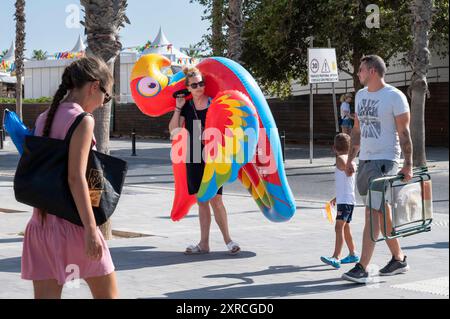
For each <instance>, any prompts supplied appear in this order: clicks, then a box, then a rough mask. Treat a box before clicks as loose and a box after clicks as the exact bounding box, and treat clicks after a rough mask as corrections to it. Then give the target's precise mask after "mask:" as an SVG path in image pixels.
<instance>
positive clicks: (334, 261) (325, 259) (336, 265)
mask: <svg viewBox="0 0 450 319" xmlns="http://www.w3.org/2000/svg"><path fill="white" fill-rule="evenodd" d="M320 260H321V261H322V262H324V263H325V264H327V265H330V266H332V267H334V268H336V269H339V268H341V261H340V260H339V259H336V258H333V257H325V256H322V257H320Z"/></svg>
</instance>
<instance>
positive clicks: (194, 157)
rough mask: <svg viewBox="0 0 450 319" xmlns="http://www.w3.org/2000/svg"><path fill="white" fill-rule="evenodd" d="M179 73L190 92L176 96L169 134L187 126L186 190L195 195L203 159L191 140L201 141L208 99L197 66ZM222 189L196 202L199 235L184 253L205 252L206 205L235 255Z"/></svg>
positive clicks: (200, 149)
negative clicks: (212, 195)
mask: <svg viewBox="0 0 450 319" xmlns="http://www.w3.org/2000/svg"><path fill="white" fill-rule="evenodd" d="M183 73H184V74H185V76H186V80H185V84H186V88H187V90H188V91H189V93H190V94H192V100H189V101H186V99H185V98H184V95H183V94H180V95H178V96H176V107H175V111H174V114H173V116H172V119H171V121H170V123H169V131H170V132H171V135H172V136H173V135H175V134H176V132H177V131H178V130H179V129H180V128H182V127H183V126H184V127H185V129H186V130H187V133H188V136H189V141H190V142H189V148H188V150H189V151H188V154H187V158H186V175H187V186H188V192H189V194H190V195H195V194H197V193H198V190H199V188H200V184H201V181H202V177H203V172H204V168H205V161H204V159H203V156H202V153H203V149H204V144H203V143H201V142H199V143H194V141H201V138H202V133H203V131H204V128H205V124H206V114H207V113H208V108H209V106H210V105H211V100H212V99H211V98H209V97H208V96H206V95H205V85H206V83H205V82H204V80H203V77H202V74H201V73H200V71H199V70H198V69H196V68H184V69H183ZM222 190H223V187H221V188H220V189H219V190H218V191H217V195H215V196H214V197H213V198H212V199H211V200H209V201H205V202H200V201H198V202H197V204H198V206H199V220H200V235H201V236H200V237H201V238H200V242H199V243H198V244H197V245H190V246H189V247H187V248H186V251H185V254H188V255H190V254H205V253H209V230H210V226H211V211H210V206H211V207H212V209H213V211H214V217H215V220H216V223H217V225H218V226H219V228H220V231H221V232H222V235H223V239H224V241H225V244H226V245H227V248H228V251H229V253H230V254H232V255H235V254H237V253H239V251H240V250H241V249H240V247H239V245H238V244H237V243H235V242H234V241H232V240H231V237H230V234H229V230H228V221H227V212H226V209H225V206H224V204H223V201H222Z"/></svg>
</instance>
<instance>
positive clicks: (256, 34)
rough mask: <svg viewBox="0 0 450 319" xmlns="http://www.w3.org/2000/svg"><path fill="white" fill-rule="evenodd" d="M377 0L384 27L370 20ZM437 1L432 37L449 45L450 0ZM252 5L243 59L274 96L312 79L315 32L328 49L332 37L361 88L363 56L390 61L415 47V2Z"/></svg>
mask: <svg viewBox="0 0 450 319" xmlns="http://www.w3.org/2000/svg"><path fill="white" fill-rule="evenodd" d="M373 4H374V5H376V6H377V7H376V8H377V9H379V28H377V27H376V24H374V23H371V22H374V21H371V16H376V14H377V12H370V11H369V12H367V11H366V10H367V9H370V8H371V7H369V5H373ZM435 4H436V8H437V12H439V14H437V15H436V16H435V19H434V23H433V27H432V34H431V40H432V42H434V43H436V44H438V43H439V44H442V43H445V42H446V43H447V46H448V1H443V0H438V1H435ZM252 5H253V9H254V10H253V11H248V12H247V13H248V16H247V17H246V18H247V19H246V22H245V27H244V53H243V56H242V60H243V61H244V63H245V65H246V66H247V67H248V68H249V69H251V70H252V72H253V73H254V74H255V75H256V76H257V77H258V78H259V79H260V81H261V83H262V84H263V86H264V88H265V89H266V91H268V92H269V93H272V94H278V95H281V96H286V95H289V94H290V88H291V83H292V81H294V80H300V81H301V82H302V83H303V84H305V83H306V82H307V70H308V66H307V49H308V47H309V37H310V36H313V37H314V47H327V46H328V45H327V41H328V39H330V40H331V43H332V47H334V48H336V55H337V59H338V67H339V68H340V70H342V71H344V72H347V73H348V74H350V75H351V76H352V77H353V79H354V86H355V89H356V90H358V89H359V88H360V83H359V80H358V78H357V70H358V66H359V61H360V59H361V57H362V56H364V55H366V54H377V55H379V56H381V57H382V58H383V59H385V61H387V62H389V59H390V58H392V57H394V56H396V55H398V54H403V53H407V52H409V51H410V49H411V47H412V41H413V35H412V32H411V25H412V22H411V11H410V5H411V0H398V1H380V0H379V1H374V0H359V1H348V0H317V1H302V0H278V1H269V0H259V1H256V0H255V1H252ZM444 11H445V13H444ZM432 44H433V43H432ZM447 52H448V51H447ZM406 60H407V57H406V56H405V57H404V61H405V63H406Z"/></svg>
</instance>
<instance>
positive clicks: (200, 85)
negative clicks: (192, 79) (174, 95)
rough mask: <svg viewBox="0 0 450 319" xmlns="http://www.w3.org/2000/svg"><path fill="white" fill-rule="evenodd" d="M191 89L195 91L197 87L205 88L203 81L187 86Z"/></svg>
mask: <svg viewBox="0 0 450 319" xmlns="http://www.w3.org/2000/svg"><path fill="white" fill-rule="evenodd" d="M189 86H190V87H191V88H193V89H194V90H195V89H196V88H198V87H201V88H202V87H205V81H200V82H198V83H191V84H190V85H189Z"/></svg>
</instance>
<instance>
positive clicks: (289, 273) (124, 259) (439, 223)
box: [0, 139, 449, 299]
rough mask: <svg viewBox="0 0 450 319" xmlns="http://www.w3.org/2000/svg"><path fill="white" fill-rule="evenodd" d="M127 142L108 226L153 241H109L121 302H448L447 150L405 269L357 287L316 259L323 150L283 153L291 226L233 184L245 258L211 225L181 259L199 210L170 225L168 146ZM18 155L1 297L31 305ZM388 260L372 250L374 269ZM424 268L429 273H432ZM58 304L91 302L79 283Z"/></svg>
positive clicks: (380, 249)
mask: <svg viewBox="0 0 450 319" xmlns="http://www.w3.org/2000/svg"><path fill="white" fill-rule="evenodd" d="M130 145H131V143H130V141H129V140H123V139H120V140H118V139H116V140H113V141H112V142H111V152H112V155H115V156H120V157H122V158H124V159H126V160H127V161H129V165H130V170H129V174H128V177H127V180H126V185H125V188H124V193H123V196H122V198H121V201H120V203H119V206H118V209H117V211H116V213H115V215H114V216H113V218H112V223H113V229H115V230H118V231H123V232H133V233H140V234H144V235H149V236H148V237H139V238H116V239H114V240H111V241H110V242H109V243H108V244H109V246H110V249H111V253H112V256H113V260H114V262H115V265H116V270H117V277H118V281H119V288H120V294H121V297H122V298H182V299H185V298H189V299H194V298H337V297H338V298H354V299H356V298H421V299H424V298H425V299H427V298H448V297H449V295H448V276H449V275H448V273H449V229H448V225H449V220H448V219H449V218H448V216H449V215H448V149H443V148H442V149H440V148H432V149H429V150H428V151H427V152H428V158H429V165H430V166H432V178H433V198H434V207H435V221H434V223H433V227H432V231H431V232H429V233H425V234H419V235H416V236H411V237H408V238H404V239H402V240H401V244H402V246H403V248H404V250H405V252H406V254H407V255H408V260H409V263H410V265H411V270H410V272H408V273H407V274H405V275H399V276H394V277H390V278H383V277H382V278H380V282H379V283H376V284H373V285H367V286H364V285H363V286H360V285H354V284H351V283H348V282H345V281H342V280H341V279H340V277H341V275H342V274H343V273H344V272H345V271H346V270H348V269H349V268H350V267H351V266H350V265H344V266H343V267H342V269H341V270H334V269H331V268H330V267H328V266H326V265H323V264H322V263H321V262H320V260H319V258H320V256H321V255H328V254H330V253H332V250H333V247H334V227H333V225H331V224H329V223H328V222H327V221H326V220H325V219H324V217H323V216H322V209H323V207H324V204H325V201H326V200H329V199H330V198H331V197H333V193H334V186H333V178H334V176H333V170H334V167H333V163H334V158H333V156H332V154H331V151H330V149H329V148H320V147H318V148H316V150H315V157H316V158H315V159H314V162H313V164H310V163H309V153H308V152H309V148H308V147H302V146H288V148H287V151H286V154H287V161H286V169H287V174H288V179H289V182H290V184H291V187H292V189H293V192H294V194H295V197H296V199H297V201H296V202H297V206H298V211H297V213H296V215H295V216H294V218H293V219H292V220H291V221H290V222H287V223H281V224H275V223H271V222H269V221H268V220H266V219H265V218H264V217H263V215H262V214H261V213H260V212H259V210H258V208H257V206H256V204H255V203H254V202H253V200H252V199H251V198H250V197H249V196H248V194H247V193H246V192H245V190H243V188H242V187H241V186H240V185H239V184H238V183H235V184H232V185H229V186H226V187H225V191H224V201H225V205H226V207H227V210H228V213H229V224H230V230H231V235H232V237H233V239H234V240H235V241H237V242H239V244H240V245H241V247H242V249H243V251H242V253H241V254H240V255H238V256H235V257H233V256H229V255H228V254H227V253H226V247H225V244H224V243H223V241H222V239H221V235H220V231H219V230H218V227H217V225H216V224H215V223H214V220H213V222H212V227H211V250H212V253H210V254H208V255H202V256H185V255H184V254H183V253H182V252H183V251H184V249H185V247H186V246H187V245H189V244H191V243H196V242H197V241H198V238H199V226H198V215H197V211H196V208H194V209H193V210H192V211H191V213H190V214H189V215H188V216H187V217H186V218H185V219H183V220H182V221H181V222H177V223H174V222H172V221H171V220H170V218H169V213H170V209H171V204H172V202H171V201H172V198H173V178H172V175H171V167H170V160H169V157H168V154H169V150H170V145H169V144H168V143H167V142H166V141H148V140H147V141H144V140H138V151H137V153H138V156H137V157H131V156H130V154H131V148H130ZM17 160H18V155H17V153H16V152H15V149H14V147H13V145H12V143H11V142H10V141H9V140H7V145H6V149H4V150H0V298H32V285H31V282H28V281H23V280H21V279H20V256H21V248H22V237H21V236H20V233H21V232H22V231H23V230H24V229H25V226H26V223H27V221H28V219H29V217H30V211H31V209H30V208H29V207H27V206H25V205H22V204H20V203H17V202H16V201H15V200H14V194H13V189H12V184H13V183H12V181H13V174H14V170H15V166H16V164H17ZM363 215H364V209H363V207H362V205H358V207H357V208H356V211H355V216H354V221H353V222H352V229H353V233H354V237H355V241H356V243H357V245H358V247H360V244H361V233H362V228H363V222H364V218H363ZM389 259H390V256H389V251H388V249H387V247H386V245H385V244H384V243H381V244H378V246H377V250H376V252H375V257H374V259H373V268H376V267H383V266H384V265H385V264H386V263H387V261H388V260H389ZM430 264H432V265H433V267H430ZM63 297H64V298H89V297H90V294H89V290H88V289H87V286H86V285H85V284H84V283H81V285H80V287H79V288H66V289H65V290H64V294H63Z"/></svg>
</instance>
